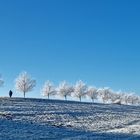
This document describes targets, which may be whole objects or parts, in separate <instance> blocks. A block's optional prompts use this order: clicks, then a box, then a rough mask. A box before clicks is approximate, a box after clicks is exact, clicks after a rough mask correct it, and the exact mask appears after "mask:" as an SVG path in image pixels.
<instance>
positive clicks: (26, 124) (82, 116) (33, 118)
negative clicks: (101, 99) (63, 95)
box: [0, 98, 140, 140]
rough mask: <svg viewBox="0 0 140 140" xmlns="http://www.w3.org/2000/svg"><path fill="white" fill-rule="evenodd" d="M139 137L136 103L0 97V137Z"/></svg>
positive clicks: (127, 139) (71, 139) (44, 139)
mask: <svg viewBox="0 0 140 140" xmlns="http://www.w3.org/2000/svg"><path fill="white" fill-rule="evenodd" d="M54 139H56V140H94V139H95V140H109V139H110V140H120V139H124V140H140V107H136V106H125V105H113V104H108V105H107V104H106V105H105V104H92V103H79V102H73V101H59V100H45V99H23V98H12V99H9V98H0V140H54Z"/></svg>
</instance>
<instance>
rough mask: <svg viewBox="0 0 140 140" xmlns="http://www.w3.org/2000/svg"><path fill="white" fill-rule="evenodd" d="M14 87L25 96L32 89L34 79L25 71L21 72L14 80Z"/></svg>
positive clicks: (34, 83)
mask: <svg viewBox="0 0 140 140" xmlns="http://www.w3.org/2000/svg"><path fill="white" fill-rule="evenodd" d="M15 82H16V84H15V88H16V90H17V91H19V92H22V93H23V95H24V98H25V94H26V93H27V92H30V91H32V90H33V88H34V87H35V86H36V80H34V79H32V78H31V77H30V76H29V75H28V73H27V72H22V73H21V74H19V76H18V77H17V78H16V80H15Z"/></svg>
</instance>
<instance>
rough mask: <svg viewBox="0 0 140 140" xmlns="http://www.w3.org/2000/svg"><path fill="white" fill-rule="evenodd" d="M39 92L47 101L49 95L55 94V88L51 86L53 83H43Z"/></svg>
mask: <svg viewBox="0 0 140 140" xmlns="http://www.w3.org/2000/svg"><path fill="white" fill-rule="evenodd" d="M41 92H42V95H43V96H47V97H48V99H49V98H50V96H51V95H55V94H56V90H55V87H54V86H53V83H51V82H50V81H47V82H45V84H44V86H43V88H42V91H41Z"/></svg>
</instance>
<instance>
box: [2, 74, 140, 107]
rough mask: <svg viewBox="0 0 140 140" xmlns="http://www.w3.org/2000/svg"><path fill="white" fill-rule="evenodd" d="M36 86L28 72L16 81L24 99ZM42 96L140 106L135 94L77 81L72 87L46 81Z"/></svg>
mask: <svg viewBox="0 0 140 140" xmlns="http://www.w3.org/2000/svg"><path fill="white" fill-rule="evenodd" d="M3 84H4V80H3V79H2V77H1V76H0V86H2V85H3ZM35 86H36V80H34V79H33V78H32V77H31V76H30V75H29V74H28V73H27V72H22V73H20V74H19V76H18V77H17V78H16V80H15V88H16V90H17V91H19V92H22V93H23V96H24V98H25V96H26V93H27V92H30V91H32V90H33V89H34V87H35ZM41 94H42V96H45V97H47V98H48V99H50V96H55V95H59V96H62V97H63V98H64V99H65V100H67V99H68V97H70V96H71V97H76V98H78V99H79V101H80V102H81V101H82V99H83V98H86V97H89V98H90V99H91V101H92V102H95V101H102V102H103V103H114V104H130V105H140V96H138V95H135V94H134V93H125V92H122V91H118V92H115V91H113V90H112V89H110V88H96V87H93V86H88V85H86V84H85V83H84V82H83V81H81V80H79V81H77V82H76V84H75V85H70V84H69V83H68V82H66V81H63V82H60V84H59V85H58V86H57V87H55V86H54V84H53V83H52V82H50V81H46V82H45V84H44V85H43V87H42V90H41Z"/></svg>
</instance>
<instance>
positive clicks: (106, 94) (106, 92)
mask: <svg viewBox="0 0 140 140" xmlns="http://www.w3.org/2000/svg"><path fill="white" fill-rule="evenodd" d="M98 93H99V95H100V97H101V99H102V101H103V103H107V102H109V100H111V90H110V89H109V88H102V89H99V90H98Z"/></svg>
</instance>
